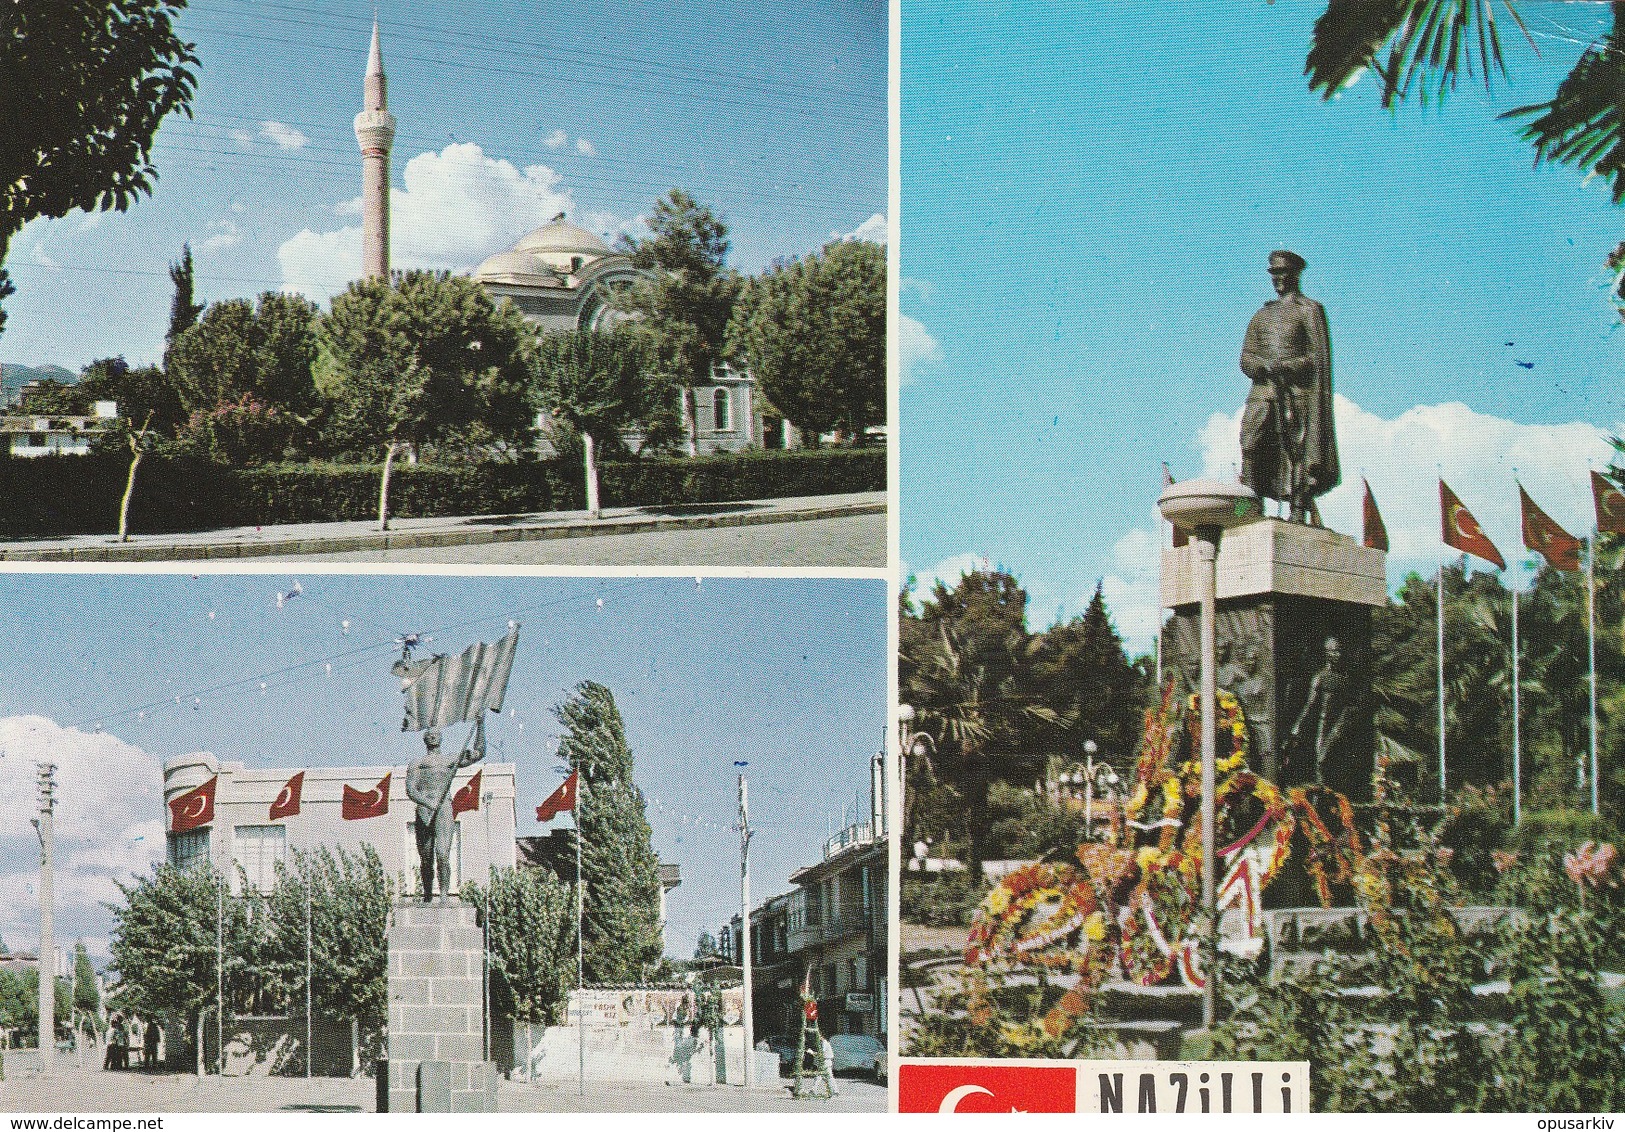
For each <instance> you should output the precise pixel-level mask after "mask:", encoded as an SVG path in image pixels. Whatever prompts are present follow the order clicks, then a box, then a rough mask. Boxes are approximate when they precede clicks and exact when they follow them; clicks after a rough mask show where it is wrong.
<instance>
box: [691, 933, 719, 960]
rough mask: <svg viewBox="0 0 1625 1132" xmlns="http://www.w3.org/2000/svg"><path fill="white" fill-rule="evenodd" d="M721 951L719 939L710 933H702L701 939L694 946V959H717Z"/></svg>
mask: <svg viewBox="0 0 1625 1132" xmlns="http://www.w3.org/2000/svg"><path fill="white" fill-rule="evenodd" d="M720 954H721V951H720V950H719V949H718V947H717V937H716V936H714V935H712V934H711V933H710V932H707V931H702V932H700V938H699V941H698V942H697V943H695V945H694V958H696V959H715V958H716V957H717V956H718V955H720Z"/></svg>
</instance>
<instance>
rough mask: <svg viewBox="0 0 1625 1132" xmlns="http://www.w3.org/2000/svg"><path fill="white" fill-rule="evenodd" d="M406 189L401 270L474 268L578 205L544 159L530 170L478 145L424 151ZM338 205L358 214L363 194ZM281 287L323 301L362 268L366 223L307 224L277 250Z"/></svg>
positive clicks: (401, 192)
mask: <svg viewBox="0 0 1625 1132" xmlns="http://www.w3.org/2000/svg"><path fill="white" fill-rule="evenodd" d="M401 180H402V181H403V182H404V184H405V188H403V189H392V190H391V192H390V198H389V200H390V205H389V207H390V245H391V246H390V264H391V266H392V267H397V268H416V267H427V268H443V269H449V270H453V271H461V270H467V269H468V268H471V267H473V266H474V265H475V264H478V263H479V262H480V261H481V260H483V259H484V258H485V257H486V256H488V255H491V254H492V253H493V252H496V251H499V250H501V249H502V248H504V247H506V246H507V245H508V244H510V243H512V242H513V241H514V240H515V239H517V238H518V237H519V236H520V235H521V234H523V233H525V232H528V231H530V230H531V229H532V228H536V227H539V226H540V225H542V224H544V223H546V222H547V220H548V219H549V218H551V217H552V216H554V215H555V214H557V213H560V212H565V213H569V212H571V211H572V210H573V208H574V202H573V201H572V200H571V197H570V193H569V190H567V189H564V188H561V187H560V181H561V177H560V175H559V174H558V173H557V172H555V171H554V170H553V169H550V168H548V167H547V166H545V165H530V166H526V167H525V168H524V169H522V170H521V169H519V168H517V167H515V166H514V165H513V164H512V163H511V162H508V161H505V160H502V159H500V158H494V157H487V156H486V154H485V152H484V150H482V149H481V148H480V147H479V146H478V145H475V144H473V143H459V144H454V145H448V146H447V147H446V148H445V149H443V150H441V151H440V152H439V153H421V154H419V155H417V156H416V157H414V158H412V159H411V160H410V161H408V162H407V163H406V166H405V167H404V169H403V170H402V172H401ZM336 207H337V211H339V212H340V213H341V214H344V215H354V216H359V215H360V212H361V200H360V198H359V197H358V198H355V199H353V200H349V201H345V202H342V203H341V204H339V205H338V206H336ZM277 259H278V261H279V263H280V264H281V268H282V280H283V283H282V286H283V290H286V291H297V292H300V293H302V294H304V295H307V296H309V297H310V298H312V299H316V300H318V301H319V300H323V299H326V298H329V297H330V296H332V295H334V294H336V293H338V292H339V291H342V290H343V289H344V288H345V286H346V285H347V284H348V283H349V282H350V281H351V280H352V279H355V278H357V277H359V276H360V274H361V228H360V226H359V225H356V226H350V227H345V228H340V229H335V230H332V231H327V232H315V231H312V230H310V229H308V228H307V229H305V230H303V231H301V232H299V233H298V234H297V235H295V236H293V237H291V238H290V239H288V240H286V241H284V242H283V244H282V246H281V247H280V248H278V249H277Z"/></svg>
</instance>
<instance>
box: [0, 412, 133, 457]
mask: <svg viewBox="0 0 1625 1132" xmlns="http://www.w3.org/2000/svg"><path fill="white" fill-rule="evenodd" d="M24 404H25V405H26V401H25V402H24ZM117 418H118V405H117V404H116V403H115V402H113V401H97V402H96V403H95V405H93V406H92V407H91V411H90V412H89V413H31V412H27V411H26V410H25V411H23V412H17V413H7V414H5V415H3V416H0V444H3V445H4V446H5V450H6V451H7V452H9V453H10V454H11V455H13V456H20V457H24V458H27V457H32V456H85V455H89V453H90V449H91V445H92V444H94V443H95V442H96V440H97V439H98V438H99V437H101V436H103V435H105V434H106V433H107V430H108V429H109V428H111V427H112V425H113V422H114V421H115V420H116V419H117Z"/></svg>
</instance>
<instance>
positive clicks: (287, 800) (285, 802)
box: [271, 786, 293, 809]
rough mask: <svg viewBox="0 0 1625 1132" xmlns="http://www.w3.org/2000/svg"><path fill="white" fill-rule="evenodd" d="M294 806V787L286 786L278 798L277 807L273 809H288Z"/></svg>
mask: <svg viewBox="0 0 1625 1132" xmlns="http://www.w3.org/2000/svg"><path fill="white" fill-rule="evenodd" d="M292 804H293V787H292V786H284V787H283V788H282V792H281V793H280V794H278V795H277V796H276V805H274V806H272V807H271V808H272V809H286V808H287V807H288V806H290V805H292Z"/></svg>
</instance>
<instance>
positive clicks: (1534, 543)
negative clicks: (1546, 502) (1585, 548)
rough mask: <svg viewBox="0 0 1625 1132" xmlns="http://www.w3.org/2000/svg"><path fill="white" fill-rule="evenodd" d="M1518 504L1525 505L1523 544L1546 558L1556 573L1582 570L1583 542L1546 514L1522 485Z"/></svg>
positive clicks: (1519, 490)
mask: <svg viewBox="0 0 1625 1132" xmlns="http://www.w3.org/2000/svg"><path fill="white" fill-rule="evenodd" d="M1518 502H1519V503H1520V504H1522V506H1523V544H1524V545H1525V546H1527V547H1528V548H1529V549H1530V550H1533V551H1534V552H1535V553H1537V554H1539V555H1540V556H1541V557H1542V558H1544V559H1546V564H1547V565H1549V566H1550V567H1551V568H1552V569H1553V570H1578V569H1579V568H1580V540H1579V539H1577V538H1575V537H1574V536H1573V535H1571V534H1569V532H1567V531H1565V530H1564V529H1563V528H1562V527H1560V526H1558V525H1557V524H1556V523H1555V522H1554V521H1553V520H1552V517H1551V516H1550V515H1548V514H1546V512H1544V511H1542V510H1541V509H1540V507H1539V506H1538V505H1537V504H1536V503H1535V501H1534V500H1533V499H1530V498H1529V493H1528V492H1527V491H1525V490H1524V489H1523V485H1522V484H1519V485H1518Z"/></svg>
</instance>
